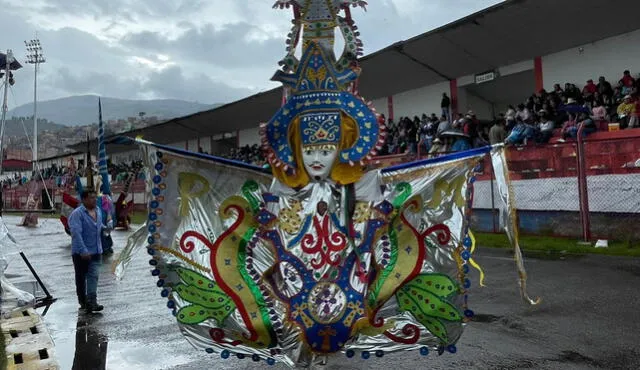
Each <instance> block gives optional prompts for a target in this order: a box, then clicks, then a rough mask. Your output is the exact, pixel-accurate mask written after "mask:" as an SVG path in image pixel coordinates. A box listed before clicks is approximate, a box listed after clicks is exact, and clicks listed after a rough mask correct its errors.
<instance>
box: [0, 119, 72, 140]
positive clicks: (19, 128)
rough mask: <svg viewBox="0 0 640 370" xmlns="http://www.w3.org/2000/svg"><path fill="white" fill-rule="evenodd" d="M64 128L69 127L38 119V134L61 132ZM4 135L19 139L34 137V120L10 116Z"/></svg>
mask: <svg viewBox="0 0 640 370" xmlns="http://www.w3.org/2000/svg"><path fill="white" fill-rule="evenodd" d="M64 128H67V126H63V125H59V124H57V123H54V122H50V121H49V120H47V119H46V118H38V133H41V132H44V131H60V130H62V129H64ZM4 134H5V136H17V137H23V136H25V135H28V136H29V137H31V136H33V118H32V117H11V116H9V117H8V118H7V123H6V125H5V127H4Z"/></svg>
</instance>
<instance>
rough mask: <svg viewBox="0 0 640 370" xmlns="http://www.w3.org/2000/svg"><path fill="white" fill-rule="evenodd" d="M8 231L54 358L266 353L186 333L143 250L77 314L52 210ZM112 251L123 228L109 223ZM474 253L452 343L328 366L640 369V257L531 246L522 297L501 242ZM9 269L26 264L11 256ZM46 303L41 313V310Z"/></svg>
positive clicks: (104, 278)
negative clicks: (541, 250)
mask: <svg viewBox="0 0 640 370" xmlns="http://www.w3.org/2000/svg"><path fill="white" fill-rule="evenodd" d="M4 221H5V223H6V224H7V226H8V228H9V230H10V231H11V232H12V234H13V235H14V237H15V238H16V239H17V240H18V242H19V243H20V245H21V247H22V249H23V251H24V252H25V254H26V255H27V257H28V258H29V259H30V261H31V263H32V264H33V265H34V267H35V268H36V270H37V271H38V272H39V274H40V275H41V277H42V279H43V280H44V282H45V284H46V285H47V287H48V288H49V290H50V291H51V293H52V295H53V296H54V297H56V298H57V299H58V301H57V302H56V303H54V304H53V305H52V306H51V307H50V308H49V309H48V311H47V312H46V315H45V322H46V324H47V326H48V328H49V330H50V333H51V335H52V336H53V339H54V341H55V344H56V354H57V357H58V361H59V363H60V365H61V368H62V369H72V368H74V369H105V368H106V369H127V370H128V369H131V370H133V369H186V370H202V369H258V368H274V369H282V368H284V367H281V366H277V365H276V366H273V367H269V366H268V365H267V364H266V363H265V362H261V363H253V362H252V361H251V360H250V359H244V360H238V359H235V358H232V359H229V360H222V359H221V358H220V357H219V356H218V355H215V354H214V355H209V354H207V353H205V352H201V351H196V350H195V349H193V348H192V347H191V346H190V345H189V344H188V343H187V341H186V340H185V339H184V338H183V336H182V335H181V334H180V332H179V331H178V329H177V326H176V325H175V320H174V317H173V316H172V315H171V314H170V312H169V310H168V309H167V308H166V300H165V299H163V298H161V297H160V290H159V289H158V288H156V284H155V283H156V279H155V278H153V277H152V276H151V274H150V270H151V269H150V266H149V265H148V258H147V257H148V256H147V254H146V251H144V250H143V251H141V252H140V253H139V254H138V255H137V256H136V258H135V259H134V261H133V263H132V264H131V266H130V267H129V270H128V272H127V274H126V276H125V278H124V279H123V280H122V281H116V279H115V278H114V276H113V275H112V274H111V273H110V267H109V264H108V263H107V264H103V266H102V274H101V277H100V283H99V287H98V298H99V301H100V302H101V303H102V304H104V305H105V310H104V311H103V313H102V314H101V315H85V314H83V313H79V310H78V305H77V302H76V298H75V287H74V281H73V279H74V277H73V266H72V263H71V257H70V255H69V254H70V238H69V237H68V236H67V235H66V234H65V233H64V231H63V230H62V227H61V226H60V223H59V221H57V220H55V219H41V220H40V226H39V227H38V228H36V229H25V228H21V227H17V226H15V225H16V224H17V223H18V222H19V218H17V217H11V216H7V217H5V218H4ZM113 235H114V241H115V250H116V253H117V252H118V251H119V250H120V249H122V248H123V247H124V242H125V240H126V236H127V233H124V232H114V234H113ZM476 260H477V261H478V262H479V263H480V264H481V265H482V266H483V268H484V269H485V272H486V273H487V280H486V285H487V287H485V288H480V287H478V285H477V279H478V277H477V274H476V275H472V282H473V283H474V285H473V287H472V289H473V290H472V292H471V293H470V297H469V303H470V307H471V308H472V309H473V310H474V311H475V313H476V317H475V319H474V320H475V321H473V322H471V323H470V324H469V325H468V326H467V327H466V329H465V333H464V334H463V336H462V338H461V340H460V341H459V342H458V345H457V348H458V351H457V353H456V354H450V353H444V354H443V355H442V356H438V355H437V354H434V353H430V354H429V355H428V356H426V357H423V356H420V354H419V353H418V351H412V352H407V353H398V354H390V355H385V356H384V357H383V358H375V357H373V356H372V358H371V359H369V360H362V359H360V358H353V359H348V358H346V357H345V356H341V355H338V356H337V357H335V358H333V359H331V360H330V362H329V364H328V366H326V367H325V368H327V369H390V368H393V369H394V370H400V369H638V368H640V346H638V340H639V339H640V320H639V319H640V311H639V305H638V303H639V298H638V293H639V289H638V287H639V286H640V259H632V258H624V257H623V258H619V257H603V256H573V257H571V256H569V257H566V258H563V259H560V258H556V257H554V258H548V257H542V258H541V256H529V258H527V259H526V261H525V262H526V266H527V269H528V273H529V291H530V293H531V295H532V296H540V297H542V299H543V301H542V303H541V304H540V305H539V306H536V307H528V306H526V305H524V304H523V303H521V300H520V299H519V293H518V285H517V280H516V276H517V275H516V271H515V267H514V264H513V262H512V258H511V255H510V253H509V251H506V250H494V249H482V248H479V250H478V253H477V255H476ZM8 273H10V274H21V275H27V274H28V271H27V270H26V267H24V263H23V262H22V260H21V259H20V257H19V256H17V255H16V254H13V255H10V267H9V270H8ZM43 310H44V309H43V308H41V309H39V310H38V311H39V312H41V313H42V312H43ZM74 364H75V366H74Z"/></svg>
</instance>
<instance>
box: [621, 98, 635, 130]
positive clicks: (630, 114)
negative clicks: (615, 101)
mask: <svg viewBox="0 0 640 370" xmlns="http://www.w3.org/2000/svg"><path fill="white" fill-rule="evenodd" d="M635 109H636V106H635V103H634V102H633V99H632V97H631V95H627V96H625V97H624V99H623V101H622V103H620V105H618V109H617V114H618V121H619V123H620V128H622V129H624V128H627V127H635V124H636V121H637V119H634V118H635V117H634V113H635Z"/></svg>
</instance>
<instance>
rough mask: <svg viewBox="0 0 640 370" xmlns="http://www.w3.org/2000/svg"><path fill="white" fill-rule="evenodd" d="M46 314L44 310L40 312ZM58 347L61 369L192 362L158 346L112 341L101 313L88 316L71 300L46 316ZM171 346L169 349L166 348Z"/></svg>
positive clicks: (137, 368) (139, 368)
mask: <svg viewBox="0 0 640 370" xmlns="http://www.w3.org/2000/svg"><path fill="white" fill-rule="evenodd" d="M39 312H40V313H43V310H39ZM45 320H46V322H47V323H48V325H49V331H50V334H51V336H52V337H53V340H54V342H55V344H56V346H55V355H56V358H57V360H58V363H59V364H60V368H61V369H73V370H84V369H94V370H103V369H128V370H129V369H131V370H147V369H159V368H166V367H173V366H180V365H183V364H187V363H189V362H190V361H191V359H190V358H189V357H188V356H186V355H182V356H181V355H177V356H176V354H175V353H172V352H171V351H166V352H164V355H160V356H158V354H159V353H163V351H162V348H154V347H158V344H157V343H154V344H149V343H144V342H137V341H126V340H111V339H110V338H109V335H107V334H106V330H105V329H104V324H103V321H106V320H107V317H105V316H104V315H102V314H100V313H94V314H86V313H84V312H82V311H80V310H79V309H78V306H77V305H76V304H73V303H69V302H68V300H66V301H64V300H63V301H62V302H60V304H59V305H58V306H57V307H56V304H54V305H52V306H51V307H49V310H48V311H47V313H46V315H45ZM167 347H169V346H167Z"/></svg>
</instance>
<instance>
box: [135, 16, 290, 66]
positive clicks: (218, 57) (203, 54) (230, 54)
mask: <svg viewBox="0 0 640 370" xmlns="http://www.w3.org/2000/svg"><path fill="white" fill-rule="evenodd" d="M252 32H257V33H264V31H262V30H261V29H260V28H258V27H256V26H253V25H250V24H247V23H236V24H230V25H227V26H224V27H222V28H219V29H218V28H216V27H214V26H213V25H211V24H208V25H206V26H204V27H201V28H197V27H192V28H190V29H189V30H188V31H187V32H185V33H184V34H183V35H182V36H180V37H179V38H177V39H174V40H169V39H167V38H165V37H163V36H162V35H161V34H160V33H159V32H149V31H145V32H140V33H135V34H130V35H127V36H126V37H124V38H123V40H122V44H123V45H125V46H128V47H132V48H134V49H138V50H147V51H154V52H157V53H163V54H170V55H174V56H177V59H178V60H189V61H199V62H204V63H210V64H213V65H217V66H220V67H223V68H229V69H242V68H246V67H251V66H255V65H256V64H259V63H262V62H264V61H266V60H269V59H271V60H273V61H274V62H275V61H277V55H279V54H283V52H284V43H283V42H282V40H276V39H268V40H266V41H264V42H260V41H246V38H247V37H248V36H249V35H250V34H251V33H252ZM274 58H276V59H274ZM265 65H266V64H265Z"/></svg>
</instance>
